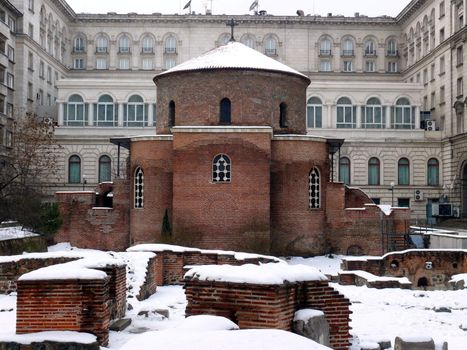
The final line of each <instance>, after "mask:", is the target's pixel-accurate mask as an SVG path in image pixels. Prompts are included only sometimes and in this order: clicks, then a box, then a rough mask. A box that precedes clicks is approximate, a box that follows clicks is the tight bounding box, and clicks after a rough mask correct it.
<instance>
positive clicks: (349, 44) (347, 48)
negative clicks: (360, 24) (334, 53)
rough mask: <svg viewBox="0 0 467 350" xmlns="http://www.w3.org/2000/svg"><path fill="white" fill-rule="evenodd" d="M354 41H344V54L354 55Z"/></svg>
mask: <svg viewBox="0 0 467 350" xmlns="http://www.w3.org/2000/svg"><path fill="white" fill-rule="evenodd" d="M353 55H354V52H353V41H352V40H351V39H345V40H344V41H343V43H342V56H353Z"/></svg>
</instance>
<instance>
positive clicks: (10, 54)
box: [8, 45, 15, 62]
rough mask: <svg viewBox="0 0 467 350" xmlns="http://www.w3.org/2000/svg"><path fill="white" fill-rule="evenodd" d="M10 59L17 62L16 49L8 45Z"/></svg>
mask: <svg viewBox="0 0 467 350" xmlns="http://www.w3.org/2000/svg"><path fill="white" fill-rule="evenodd" d="M8 59H9V60H10V61H11V62H14V61H15V49H14V48H13V47H11V46H10V45H8Z"/></svg>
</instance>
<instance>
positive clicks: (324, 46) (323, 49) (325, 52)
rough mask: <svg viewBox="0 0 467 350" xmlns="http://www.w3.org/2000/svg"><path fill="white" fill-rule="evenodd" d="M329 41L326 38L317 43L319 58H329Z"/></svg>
mask: <svg viewBox="0 0 467 350" xmlns="http://www.w3.org/2000/svg"><path fill="white" fill-rule="evenodd" d="M331 45H332V43H331V40H329V39H328V38H324V39H321V41H320V42H319V54H320V56H331V53H332V51H331Z"/></svg>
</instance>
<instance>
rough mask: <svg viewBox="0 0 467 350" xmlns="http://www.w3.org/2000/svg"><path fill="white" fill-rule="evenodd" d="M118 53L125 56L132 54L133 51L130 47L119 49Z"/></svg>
mask: <svg viewBox="0 0 467 350" xmlns="http://www.w3.org/2000/svg"><path fill="white" fill-rule="evenodd" d="M118 53H123V54H127V53H131V49H130V48H129V47H125V46H124V47H119V48H118Z"/></svg>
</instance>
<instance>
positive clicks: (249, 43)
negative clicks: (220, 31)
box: [242, 35, 255, 49]
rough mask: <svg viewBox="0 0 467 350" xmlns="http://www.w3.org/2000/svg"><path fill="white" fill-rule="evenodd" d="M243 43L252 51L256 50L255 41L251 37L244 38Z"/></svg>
mask: <svg viewBox="0 0 467 350" xmlns="http://www.w3.org/2000/svg"><path fill="white" fill-rule="evenodd" d="M242 43H243V45H245V46H248V47H249V48H250V49H254V48H255V39H253V38H252V37H251V36H249V35H247V36H245V37H244V38H242Z"/></svg>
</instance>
